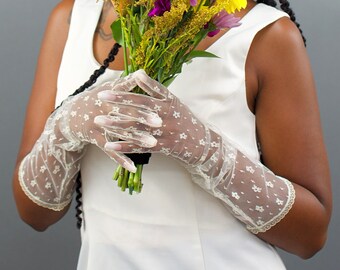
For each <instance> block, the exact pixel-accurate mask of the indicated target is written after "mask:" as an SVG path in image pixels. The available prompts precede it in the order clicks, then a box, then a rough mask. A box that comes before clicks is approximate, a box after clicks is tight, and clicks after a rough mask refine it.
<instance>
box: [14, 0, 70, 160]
mask: <svg viewBox="0 0 340 270" xmlns="http://www.w3.org/2000/svg"><path fill="white" fill-rule="evenodd" d="M73 2H74V1H73V0H63V1H61V2H60V3H59V4H58V5H57V6H56V7H55V8H54V9H53V11H52V13H51V14H50V17H49V20H48V23H47V27H46V30H45V34H44V37H43V40H42V44H41V48H40V53H39V57H38V62H37V67H36V73H35V78H34V82H33V86H32V91H31V95H30V99H29V103H28V106H27V109H26V118H25V124H24V130H23V136H22V141H21V147H20V150H19V154H18V162H20V160H21V159H22V158H23V157H24V156H25V155H26V154H27V153H28V152H29V151H30V150H31V148H32V147H33V145H34V143H35V141H36V140H37V139H38V137H39V136H40V134H41V132H42V130H43V128H44V125H45V122H46V119H47V118H48V116H49V115H50V114H51V112H52V111H53V109H54V103H55V96H56V90H57V77H58V71H59V67H60V63H61V59H62V54H63V51H64V47H65V43H66V39H67V35H68V30H69V18H70V14H71V11H72V7H73Z"/></svg>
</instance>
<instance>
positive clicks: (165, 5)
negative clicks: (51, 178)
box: [148, 0, 171, 17]
mask: <svg viewBox="0 0 340 270" xmlns="http://www.w3.org/2000/svg"><path fill="white" fill-rule="evenodd" d="M170 8H171V2H170V0H156V1H155V7H154V8H153V9H151V10H150V12H149V13H148V16H149V17H153V16H162V15H163V14H164V12H165V11H169V10H170Z"/></svg>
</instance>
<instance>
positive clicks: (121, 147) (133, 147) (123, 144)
mask: <svg viewBox="0 0 340 270" xmlns="http://www.w3.org/2000/svg"><path fill="white" fill-rule="evenodd" d="M105 150H106V151H113V152H120V153H128V154H130V153H151V152H152V149H150V148H145V147H141V146H139V145H137V144H134V143H133V142H131V141H119V142H108V143H106V144H105Z"/></svg>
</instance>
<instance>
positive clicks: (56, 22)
mask: <svg viewBox="0 0 340 270" xmlns="http://www.w3.org/2000/svg"><path fill="white" fill-rule="evenodd" d="M73 5H74V0H62V1H60V2H59V3H58V4H57V5H56V6H55V7H54V8H53V10H52V12H51V14H50V17H49V26H55V28H56V29H57V28H65V27H63V26H69V24H70V19H71V14H72V9H73Z"/></svg>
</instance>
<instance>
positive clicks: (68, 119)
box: [53, 77, 161, 171]
mask: <svg viewBox="0 0 340 270" xmlns="http://www.w3.org/2000/svg"><path fill="white" fill-rule="evenodd" d="M116 83H119V84H121V85H125V86H126V85H127V84H128V83H130V79H129V77H125V78H123V79H119V80H117V81H112V82H107V83H104V84H102V85H100V86H99V87H96V88H93V89H92V90H88V91H85V92H83V93H81V94H78V95H77V96H74V97H70V98H69V99H67V100H66V101H65V102H64V103H63V104H62V106H61V107H60V108H58V110H57V111H56V112H55V115H54V116H53V120H54V121H53V122H54V123H53V126H54V128H53V129H54V131H53V132H54V133H55V137H56V138H57V139H58V140H57V141H58V144H63V147H64V148H65V149H66V150H68V151H78V150H81V149H83V147H84V146H85V145H87V144H95V145H97V146H98V147H99V148H100V149H102V150H103V151H104V152H105V153H106V154H107V155H108V156H109V157H110V158H111V159H113V160H114V161H116V162H117V163H119V164H121V165H122V166H123V167H125V168H126V169H128V170H132V171H133V170H135V167H134V164H133V162H132V161H131V160H130V159H129V158H128V157H126V156H125V155H124V154H121V153H119V152H114V151H107V150H106V149H105V148H104V146H105V144H106V143H107V142H111V141H117V139H118V138H119V139H125V138H126V136H128V135H129V134H127V133H126V132H125V131H124V130H123V129H122V128H120V127H117V128H116V129H115V130H114V132H106V130H105V129H103V128H101V127H100V126H98V125H97V124H96V121H95V119H97V120H98V121H100V119H101V116H103V115H105V116H106V115H115V118H117V119H119V121H120V122H121V123H124V122H126V117H125V116H123V115H117V114H116V113H115V112H116V110H117V107H116V105H115V104H112V103H110V102H106V101H102V100H100V99H98V97H97V95H98V94H100V93H101V92H102V91H105V90H107V89H112V87H114V85H115V84H116ZM134 86H135V84H134V85H131V86H130V87H134ZM136 117H137V119H135V121H136V122H143V123H145V124H148V125H150V126H153V125H155V123H156V125H157V121H158V123H161V120H160V118H159V117H158V116H157V114H155V113H153V112H144V111H136ZM130 140H133V141H134V142H135V143H137V144H140V145H143V146H150V145H151V146H152V145H154V144H155V143H156V141H155V139H154V138H153V137H150V136H148V135H147V134H145V133H138V132H137V133H136V132H135V133H134V136H133V137H130Z"/></svg>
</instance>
